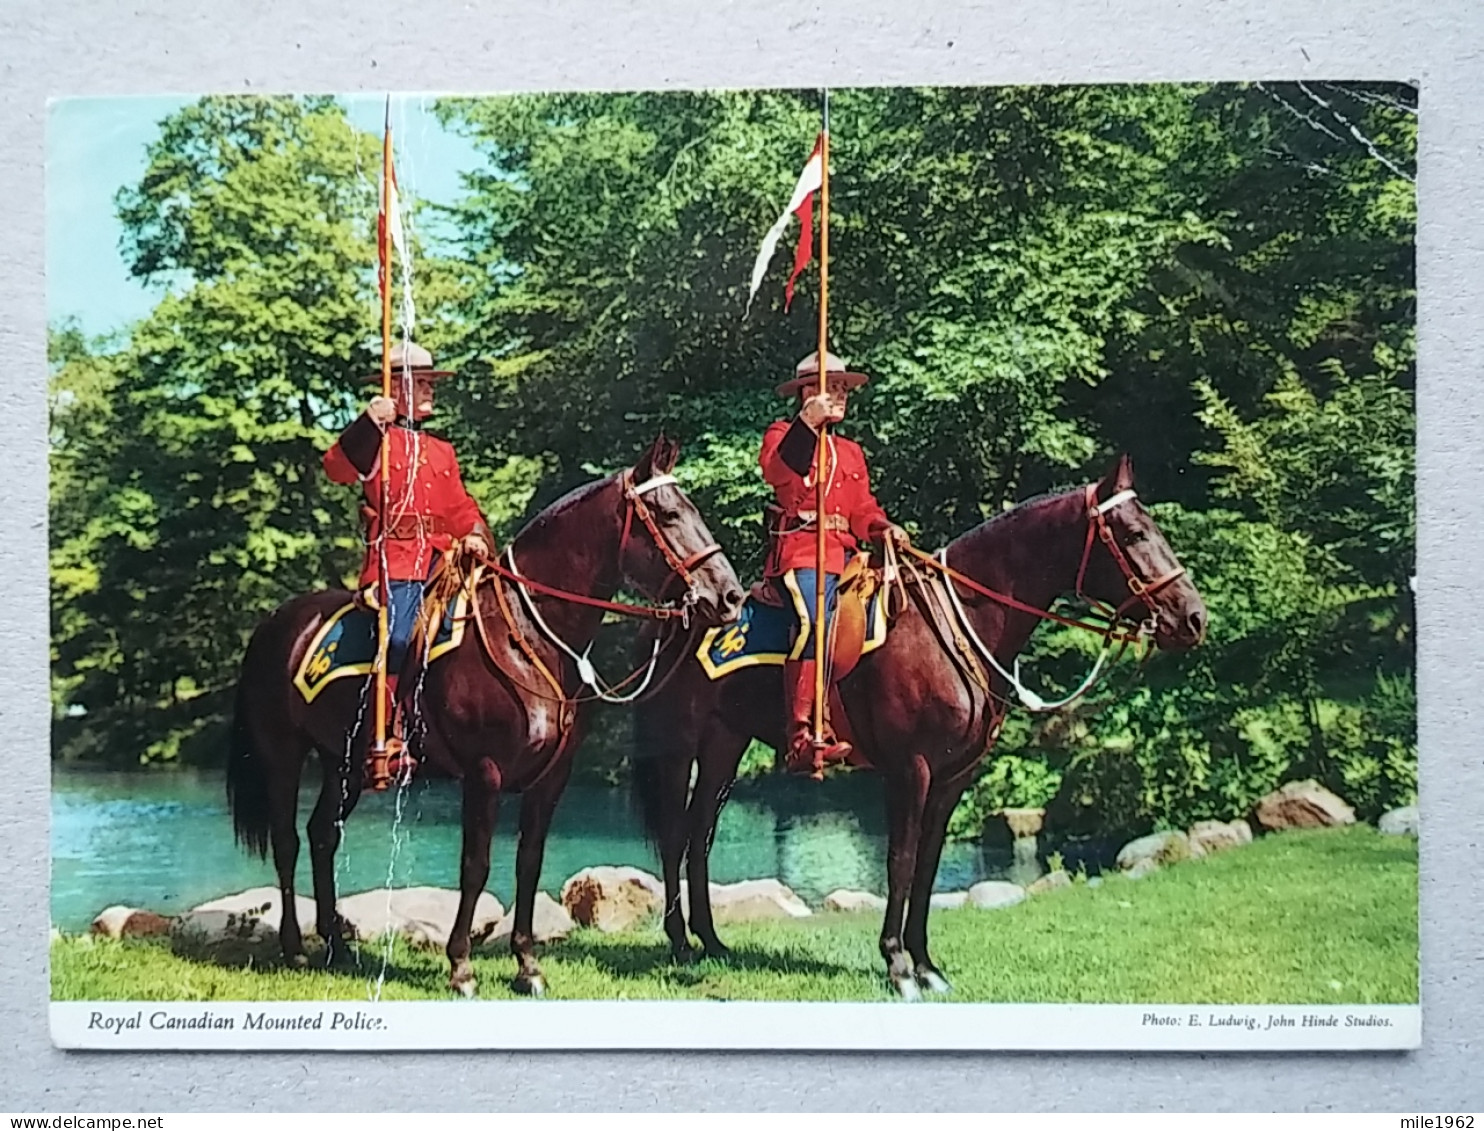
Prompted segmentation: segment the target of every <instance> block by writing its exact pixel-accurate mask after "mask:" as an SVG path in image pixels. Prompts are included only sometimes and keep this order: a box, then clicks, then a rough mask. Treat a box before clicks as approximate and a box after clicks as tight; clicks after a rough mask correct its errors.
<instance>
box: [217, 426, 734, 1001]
mask: <svg viewBox="0 0 1484 1131" xmlns="http://www.w3.org/2000/svg"><path fill="white" fill-rule="evenodd" d="M678 451H679V449H678V446H677V445H675V444H673V443H671V442H669V441H667V440H665V438H664V437H660V438H659V439H658V440H656V441H655V443H654V444H653V446H652V447H651V448H650V449H649V451H648V452H646V453H645V455H644V456H643V458H641V459H640V460H639V462H638V463H637V464H636V465H635V466H634V467H633V468H632V470H629V471H625V472H623V473H621V474H617V475H612V476H609V477H608V478H606V479H603V480H600V481H598V482H595V483H590V484H588V485H586V486H584V487H581V488H578V489H577V490H575V491H572V492H571V493H569V494H567V495H566V496H564V497H563V498H561V499H560V500H558V501H557V502H555V503H553V504H552V505H551V506H549V507H547V508H546V509H545V510H544V511H542V512H541V513H540V514H538V515H537V516H536V517H535V518H534V519H532V520H531V522H530V523H529V524H528V525H527V526H526V527H525V529H523V530H522V531H521V532H520V534H519V535H518V536H517V537H516V539H515V541H514V543H513V544H512V546H511V547H510V549H509V551H508V555H505V556H502V559H501V560H502V562H503V563H504V564H505V568H506V569H508V570H518V571H519V575H520V577H522V578H525V579H529V580H528V583H526V584H520V583H516V582H513V581H512V580H509V579H506V580H503V581H500V582H499V585H500V586H502V587H503V588H502V590H501V591H496V583H495V581H494V580H493V579H491V578H490V575H489V573H488V572H486V574H485V578H484V580H483V581H482V582H481V584H480V585H479V587H478V588H477V589H476V590H475V594H476V597H477V603H476V608H477V613H478V620H480V621H481V622H482V623H480V624H478V625H477V626H476V627H477V629H478V631H477V632H469V633H467V634H466V636H465V641H464V643H463V644H461V645H460V646H459V647H458V648H456V649H455V650H453V651H452V652H450V653H448V654H447V655H444V656H442V657H441V658H439V659H438V660H435V661H434V662H433V663H432V664H430V665H428V666H427V668H426V670H425V671H423V672H422V673H421V675H420V677H419V678H417V679H416V680H413V679H409V678H408V677H407V676H406V675H404V678H403V684H404V686H405V685H406V684H408V683H414V682H415V683H416V685H417V686H418V695H417V705H418V708H419V710H418V714H417V721H418V724H419V725H417V726H415V727H414V728H412V729H413V734H412V735H411V736H410V738H411V741H412V742H413V744H414V745H415V748H416V751H417V753H418V754H419V755H420V756H421V757H423V758H424V759H425V760H426V763H430V764H431V768H432V769H435V770H437V771H441V772H443V773H445V774H448V775H451V776H454V777H457V778H460V779H461V780H462V784H463V852H462V856H461V859H460V867H459V888H460V894H461V898H460V901H459V910H458V915H457V917H456V919H455V922H454V925H453V931H452V933H451V935H450V936H449V941H448V948H447V951H448V959H449V962H450V964H451V967H452V973H451V976H450V985H451V986H452V987H453V988H454V989H456V990H458V991H460V992H462V993H464V994H466V995H472V994H473V993H474V989H475V982H474V974H473V970H472V968H471V966H470V964H469V950H470V938H469V930H470V925H471V922H472V920H473V915H474V905H475V901H476V900H477V899H478V897H479V894H480V892H482V891H483V890H484V885H485V881H486V880H487V879H488V878H489V868H490V840H491V838H492V836H493V835H494V829H495V815H496V810H497V808H498V805H499V799H500V795H501V794H502V793H519V794H521V795H522V797H521V809H520V844H519V848H518V849H517V853H516V894H515V924H514V931H513V933H512V934H511V937H510V948H511V950H512V952H513V953H514V954H515V957H516V960H517V963H518V966H519V970H518V973H517V976H516V978H515V981H514V983H513V984H514V986H515V988H516V989H517V990H519V991H521V992H524V993H530V994H538V995H539V994H541V993H543V992H544V990H545V982H544V979H543V976H542V974H541V969H540V967H539V966H538V965H537V963H536V959H535V956H534V954H533V951H532V943H533V939H532V929H531V926H532V924H531V919H532V908H533V906H534V901H535V897H536V883H537V878H538V876H539V875H540V871H541V859H542V855H543V852H544V849H545V844H546V833H547V830H548V828H549V827H550V825H551V819H552V814H553V812H554V811H555V809H556V804H557V801H558V799H559V798H560V797H561V795H562V790H563V788H564V787H565V786H566V784H567V778H568V776H569V774H570V772H571V768H572V760H573V755H574V753H575V751H576V749H577V746H578V743H579V742H580V740H581V731H582V726H583V721H584V719H583V713H584V712H583V710H582V709H574V701H576V700H578V699H579V697H581V696H582V695H583V688H582V683H581V680H580V678H579V674H578V664H577V662H575V661H574V660H573V659H572V657H571V653H575V654H576V655H579V656H580V655H582V654H583V653H584V652H585V651H586V648H587V645H588V644H589V643H590V642H591V640H592V638H593V636H594V634H595V633H596V631H597V629H598V625H599V624H600V622H601V620H602V618H603V615H604V612H603V609H602V607H600V606H599V605H597V604H592V603H583V602H582V601H580V600H572V599H569V598H564V597H559V596H555V595H553V594H552V593H551V591H552V590H560V591H562V592H564V593H566V594H571V595H576V596H577V597H579V598H588V599H597V600H599V601H602V600H606V599H607V598H610V597H612V596H613V594H614V593H615V592H617V591H618V589H619V588H620V587H621V586H622V585H623V584H624V583H625V582H627V583H628V584H630V585H632V586H633V587H634V588H635V589H637V590H638V591H639V592H641V593H643V594H644V595H645V596H646V597H647V598H649V599H650V600H653V601H661V600H665V599H666V598H667V597H673V596H675V595H676V593H677V590H683V600H682V607H684V608H686V609H688V610H689V611H690V612H691V613H693V614H694V619H695V620H696V621H698V622H700V623H712V624H719V623H725V622H727V621H730V620H733V619H735V617H736V615H737V612H738V610H739V609H740V607H741V604H742V592H741V589H740V587H739V586H738V583H737V578H736V575H735V574H734V573H733V572H732V567H731V565H730V564H729V563H728V562H727V560H726V557H725V555H723V554H722V553H721V552H720V548H719V547H718V546H717V545H716V543H715V542H714V541H713V539H712V537H711V533H710V531H709V530H707V528H706V524H705V522H703V521H702V519H701V516H700V514H699V513H698V512H697V511H696V508H695V507H694V505H692V503H691V502H690V500H689V499H687V498H686V496H685V494H684V493H683V492H682V491H681V490H680V488H679V487H678V486H677V485H676V484H675V481H674V479H673V477H671V476H670V474H669V473H670V471H671V470H672V469H673V467H674V465H675V459H676V456H677V455H678ZM512 563H513V564H512ZM350 596H351V595H350V594H349V593H348V592H345V591H343V590H332V591H328V592H323V593H312V594H308V595H306V596H303V597H298V598H295V599H294V600H291V601H289V602H287V603H286V604H284V605H283V606H281V607H280V608H279V609H278V610H277V611H275V612H274V613H273V614H272V615H271V616H269V617H268V618H267V620H265V621H264V622H263V623H262V624H261V625H260V626H259V627H258V629H257V631H256V632H255V633H254V634H253V637H252V640H251V642H250V643H249V644H248V648H247V654H246V656H245V657H244V659H243V663H242V677H241V680H240V682H239V684H238V692H237V716H236V720H235V722H234V726H233V745H232V750H231V754H230V759H229V761H228V763H227V797H228V800H229V804H230V807H231V810H232V819H233V824H234V825H235V827H236V831H237V837H238V840H239V841H240V842H241V843H243V844H244V845H246V846H247V847H248V848H249V849H250V850H254V851H256V852H257V853H258V855H260V856H266V855H267V850H268V847H269V844H270V843H271V845H272V849H273V861H274V864H275V866H276V868H277V871H278V882H279V887H280V889H281V891H282V893H283V919H282V926H281V928H280V935H281V938H282V943H283V952H284V956H285V958H286V959H288V960H289V961H290V962H292V963H295V964H298V965H303V964H304V962H305V956H304V946H303V940H302V936H301V932H300V927H299V923H298V919H297V917H296V915H295V912H294V866H295V862H296V859H297V857H298V852H299V835H298V832H297V830H296V829H295V827H294V822H295V812H296V808H297V800H298V793H299V778H300V773H301V771H302V769H303V766H304V760H305V756H306V755H307V754H308V753H309V751H310V750H315V751H317V752H318V754H319V761H320V766H321V769H322V771H323V779H324V780H323V785H322V787H321V790H320V796H319V802H318V804H317V805H316V806H315V808H314V812H313V814H312V815H311V816H310V818H309V824H308V832H309V851H310V857H311V860H312V863H313V871H314V897H315V905H316V916H315V918H316V926H317V929H318V932H319V935H320V937H321V938H323V939H324V940H325V943H326V946H327V961H330V962H336V961H342V960H344V959H345V958H346V957H347V955H348V948H347V946H346V941H345V937H344V930H345V924H344V923H343V922H342V921H341V920H340V918H339V916H338V915H337V914H336V910H335V899H336V895H335V874H334V856H335V850H336V848H337V847H338V846H339V843H340V826H341V822H343V821H344V820H345V819H346V818H347V817H348V816H349V815H350V813H351V810H353V809H354V808H355V805H356V801H357V799H358V798H359V797H360V794H361V789H362V787H363V785H364V773H365V753H366V749H367V746H368V743H369V741H370V737H371V736H370V730H371V726H372V722H371V720H372V716H373V714H374V712H373V711H371V710H370V709H368V706H369V701H370V695H371V693H370V690H369V687H370V681H369V680H364V679H341V680H338V681H336V682H333V683H331V684H329V685H328V686H326V688H325V689H324V690H323V691H322V692H321V693H320V694H319V695H318V696H316V697H315V699H314V701H313V702H312V703H307V702H305V700H304V698H303V696H301V695H300V694H299V692H298V691H297V690H295V688H294V686H293V677H294V672H295V671H296V670H297V668H298V666H299V663H300V661H301V660H302V659H303V656H304V652H305V649H306V648H307V647H308V646H309V642H310V640H311V639H312V638H313V636H314V634H315V631H316V630H317V629H318V628H319V627H320V626H321V625H322V624H323V623H324V620H325V618H326V617H328V616H330V615H332V614H333V613H334V611H335V610H337V609H339V608H340V607H342V606H343V605H344V604H345V602H346V601H347V600H349V598H350ZM664 623H671V622H670V621H666V622H664ZM674 623H679V621H678V620H676V621H675V622H674ZM662 631H663V630H662ZM563 646H565V647H563ZM568 649H570V650H571V653H569V651H568ZM543 668H544V669H545V673H543V671H542V669H543ZM546 673H550V679H549V678H548V675H547V674H546ZM551 679H554V680H556V681H557V682H559V683H560V684H561V687H562V695H561V696H560V697H559V696H558V695H557V693H556V691H555V689H554V688H553V687H552V686H551V682H550V681H551Z"/></svg>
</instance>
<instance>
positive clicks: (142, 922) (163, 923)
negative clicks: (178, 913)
mask: <svg viewBox="0 0 1484 1131" xmlns="http://www.w3.org/2000/svg"><path fill="white" fill-rule="evenodd" d="M90 930H91V931H92V933H93V934H95V935H102V936H103V937H104V938H106V939H137V938H150V937H152V936H156V935H168V934H169V933H170V919H169V918H168V917H167V916H165V915H156V914H155V913H154V912H153V911H140V910H138V909H137V908H133V907H124V906H122V905H121V904H115V905H114V906H113V907H105V908H104V909H103V910H102V911H100V912H99V913H98V917H97V918H96V919H94V920H93V925H92V927H91V928H90Z"/></svg>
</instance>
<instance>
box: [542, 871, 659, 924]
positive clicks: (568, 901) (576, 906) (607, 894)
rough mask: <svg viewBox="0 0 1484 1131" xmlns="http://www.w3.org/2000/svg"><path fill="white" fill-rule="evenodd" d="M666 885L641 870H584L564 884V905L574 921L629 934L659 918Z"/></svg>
mask: <svg viewBox="0 0 1484 1131" xmlns="http://www.w3.org/2000/svg"><path fill="white" fill-rule="evenodd" d="M664 902H665V885H664V884H663V883H662V882H661V881H660V879H659V878H658V877H657V876H652V875H650V874H649V873H648V872H645V871H643V870H641V869H639V868H628V867H612V866H610V865H606V864H605V865H600V866H599V867H596V868H584V869H583V870H582V871H580V872H578V873H577V874H576V875H575V876H573V877H571V878H570V879H569V880H568V881H567V882H566V883H565V884H563V885H562V906H563V907H564V908H566V910H567V914H569V915H571V916H572V919H573V921H574V922H576V923H577V924H579V925H580V926H583V927H596V928H597V929H598V930H600V931H604V932H613V931H626V930H628V929H629V928H631V927H634V926H637V925H638V924H640V923H642V922H644V921H645V920H646V919H648V918H650V917H651V916H654V915H658V914H659V913H660V909H661V908H662V907H663V906H664Z"/></svg>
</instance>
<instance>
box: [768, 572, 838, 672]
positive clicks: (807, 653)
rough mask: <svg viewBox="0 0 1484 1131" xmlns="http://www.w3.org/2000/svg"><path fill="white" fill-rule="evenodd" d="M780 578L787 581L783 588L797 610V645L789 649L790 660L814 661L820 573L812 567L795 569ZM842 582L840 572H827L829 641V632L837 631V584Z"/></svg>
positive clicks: (795, 625)
mask: <svg viewBox="0 0 1484 1131" xmlns="http://www.w3.org/2000/svg"><path fill="white" fill-rule="evenodd" d="M779 580H780V581H781V582H782V583H783V590H784V592H785V593H786V594H787V595H788V598H789V600H790V602H791V604H792V605H793V610H794V633H795V634H794V637H793V647H792V648H790V649H789V653H788V658H789V659H790V660H812V659H814V610H815V602H816V597H817V594H816V592H815V587H816V585H817V584H818V582H817V581H816V574H815V572H814V570H812V569H791V570H789V571H788V572H787V573H785V574H784V575H783V576H782V577H781V578H779ZM839 584H840V575H839V574H835V573H827V574H825V575H824V609H825V613H824V632H825V639H826V640H829V634H830V633H831V632H832V631H833V630H834V620H835V605H836V599H835V598H836V593H835V590H836V587H837V586H838V585H839Z"/></svg>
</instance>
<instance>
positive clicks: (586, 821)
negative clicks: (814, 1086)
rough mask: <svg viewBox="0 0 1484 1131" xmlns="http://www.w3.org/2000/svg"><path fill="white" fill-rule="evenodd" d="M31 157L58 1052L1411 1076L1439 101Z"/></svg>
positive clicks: (1008, 113) (1124, 103)
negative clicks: (42, 271) (756, 1058)
mask: <svg viewBox="0 0 1484 1131" xmlns="http://www.w3.org/2000/svg"><path fill="white" fill-rule="evenodd" d="M49 113H50V119H49V138H48V166H47V208H48V229H47V256H48V303H49V322H50V336H49V351H48V352H49V361H50V371H49V390H50V405H51V431H50V460H51V469H50V471H51V478H50V555H51V560H50V566H51V610H52V620H51V624H52V647H51V655H52V671H51V688H52V706H53V731H52V734H53V744H52V782H53V789H52V887H51V920H52V924H53V929H52V942H51V993H52V1003H51V1018H52V1032H53V1036H54V1039H55V1040H56V1042H57V1043H58V1044H61V1045H63V1046H66V1047H78V1048H133V1049H141V1048H193V1049H196V1048H277V1049H282V1048H303V1049H336V1048H338V1049H346V1048H388V1049H395V1048H426V1049H437V1048H466V1047H489V1048H548V1047H572V1048H665V1047H686V1048H698V1047H699V1048H706V1047H710V1048H799V1049H833V1048H840V1049H845V1048H849V1049H878V1048H880V1049H887V1048H923V1049H951V1048H1006V1049H1013V1048H1046V1049H1082V1048H1097V1049H1182V1050H1196V1049H1199V1050H1207V1049H1211V1050H1221V1049H1310V1048H1312V1049H1345V1048H1410V1047H1416V1046H1417V1045H1418V1044H1419V1042H1420V1040H1421V1013H1420V1007H1419V1003H1418V899H1417V835H1418V817H1417V809H1416V796H1417V727H1416V718H1417V700H1416V690H1415V680H1414V670H1415V662H1414V646H1415V640H1414V624H1415V615H1414V607H1413V577H1414V574H1415V540H1416V529H1415V498H1414V470H1413V469H1414V448H1415V396H1414V393H1415V385H1416V336H1415V320H1416V305H1417V304H1416V283H1415V273H1414V233H1415V227H1416V218H1417V198H1416V191H1415V179H1416V139H1417V121H1418V106H1417V90H1416V88H1415V86H1412V85H1408V84H1404V83H1386V82H1375V81H1365V82H1360V81H1354V82H1352V81H1343V80H1340V79H1337V80H1336V81H1332V82H1317V81H1306V82H1292V83H1288V82H1252V83H1232V84H1203V83H1189V84H1179V85H1142V86H1141V85H1116V86H1115V85H1109V86H1018V87H972V88H968V87H963V88H957V87H934V88H848V89H833V90H828V91H822V90H736V91H682V92H664V93H645V92H638V93H565V94H524V95H518V96H472V95H471V96H463V95H405V94H399V95H392V96H390V97H387V96H375V97H373V96H367V95H356V96H346V97H330V96H305V97H290V96H272V97H264V96H254V97H243V96H218V95H204V96H200V97H183V96H177V97H159V98H106V99H66V100H60V101H56V102H54V103H52V105H51V107H50V112H49Z"/></svg>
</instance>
